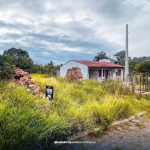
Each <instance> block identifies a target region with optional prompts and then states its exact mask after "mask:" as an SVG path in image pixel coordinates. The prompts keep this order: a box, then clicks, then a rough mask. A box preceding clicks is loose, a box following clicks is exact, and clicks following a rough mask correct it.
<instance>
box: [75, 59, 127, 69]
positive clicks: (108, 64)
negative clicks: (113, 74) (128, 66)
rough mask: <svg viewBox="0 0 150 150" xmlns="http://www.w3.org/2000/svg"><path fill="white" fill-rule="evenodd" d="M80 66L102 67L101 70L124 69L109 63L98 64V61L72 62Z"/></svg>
mask: <svg viewBox="0 0 150 150" xmlns="http://www.w3.org/2000/svg"><path fill="white" fill-rule="evenodd" d="M73 61H75V62H78V63H80V64H83V65H86V66H88V67H90V68H96V67H103V68H124V66H121V65H118V64H114V63H110V62H100V61H86V60H73Z"/></svg>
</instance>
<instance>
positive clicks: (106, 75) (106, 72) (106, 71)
mask: <svg viewBox="0 0 150 150" xmlns="http://www.w3.org/2000/svg"><path fill="white" fill-rule="evenodd" d="M107 78H108V70H105V79H107Z"/></svg>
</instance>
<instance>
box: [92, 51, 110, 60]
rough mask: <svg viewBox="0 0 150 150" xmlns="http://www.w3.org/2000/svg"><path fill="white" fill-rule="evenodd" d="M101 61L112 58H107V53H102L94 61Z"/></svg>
mask: <svg viewBox="0 0 150 150" xmlns="http://www.w3.org/2000/svg"><path fill="white" fill-rule="evenodd" d="M101 59H110V58H109V57H108V56H106V53H105V52H104V51H101V52H100V53H98V54H97V55H96V56H95V57H94V61H99V60H101Z"/></svg>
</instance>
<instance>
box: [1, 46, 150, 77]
mask: <svg viewBox="0 0 150 150" xmlns="http://www.w3.org/2000/svg"><path fill="white" fill-rule="evenodd" d="M101 59H110V60H111V62H113V63H116V64H120V65H124V64H125V50H122V51H119V52H117V53H116V54H114V58H111V57H108V56H107V55H106V53H105V52H104V51H101V52H99V53H98V54H97V55H96V56H95V57H94V59H93V61H99V60H101ZM61 66H62V64H60V65H54V63H53V61H50V62H49V63H48V64H46V65H41V64H34V62H33V60H32V59H31V58H30V56H29V54H28V52H27V51H25V50H22V49H16V48H10V49H8V50H5V51H4V52H3V54H2V55H0V79H9V78H10V77H11V75H12V72H13V70H14V69H15V68H17V67H19V68H21V69H23V70H24V71H27V72H29V73H42V74H48V75H50V76H52V75H54V74H56V70H58V69H59V68H60V67H61ZM129 70H130V71H133V70H135V71H136V72H139V73H140V72H150V56H148V57H147V56H143V57H134V58H131V57H129Z"/></svg>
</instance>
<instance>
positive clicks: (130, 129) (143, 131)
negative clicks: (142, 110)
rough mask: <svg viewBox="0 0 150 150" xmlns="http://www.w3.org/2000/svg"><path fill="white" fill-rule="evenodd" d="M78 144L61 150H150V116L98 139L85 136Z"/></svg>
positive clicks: (113, 129) (131, 122)
mask: <svg viewBox="0 0 150 150" xmlns="http://www.w3.org/2000/svg"><path fill="white" fill-rule="evenodd" d="M78 142H80V143H71V144H66V145H63V146H61V147H59V149H60V150H61V149H63V150H69V149H71V150H91V149H92V150H148V149H150V115H144V116H142V117H139V118H136V119H134V120H132V121H129V122H127V123H124V124H121V125H118V126H114V127H111V128H110V129H108V130H107V131H106V132H105V133H104V134H101V135H100V136H98V137H94V136H93V135H88V136H85V137H83V138H81V139H78ZM84 142H86V143H84ZM92 142H94V143H92Z"/></svg>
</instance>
